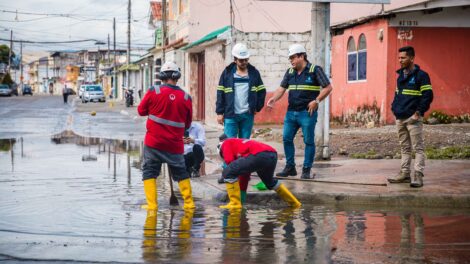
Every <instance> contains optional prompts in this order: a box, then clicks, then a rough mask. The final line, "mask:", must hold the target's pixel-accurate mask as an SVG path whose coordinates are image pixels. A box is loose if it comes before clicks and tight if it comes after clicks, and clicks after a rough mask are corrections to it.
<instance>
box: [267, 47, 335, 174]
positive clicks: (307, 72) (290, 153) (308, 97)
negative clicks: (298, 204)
mask: <svg viewBox="0 0 470 264" xmlns="http://www.w3.org/2000/svg"><path fill="white" fill-rule="evenodd" d="M289 61H290V63H291V65H292V67H291V68H289V69H288V70H287V71H286V73H285V75H284V78H283V79H282V82H281V86H280V87H279V88H278V89H277V90H276V91H275V92H274V95H273V96H272V97H271V98H270V99H269V100H268V102H267V107H268V108H273V107H274V104H275V102H276V101H278V100H279V99H281V97H282V96H283V95H284V93H285V92H286V90H288V91H289V105H288V107H287V112H286V116H285V118H284V131H283V143H284V153H285V155H286V167H285V168H284V169H283V170H282V172H280V173H277V174H276V176H279V177H287V176H296V175H297V170H296V169H295V160H294V157H295V147H294V137H295V134H297V131H298V130H299V128H302V134H303V136H304V143H305V159H304V164H303V168H302V176H301V178H302V179H310V178H311V177H310V171H311V168H312V165H313V160H314V158H315V125H316V123H317V115H318V114H317V109H318V105H319V104H320V102H321V101H322V100H323V99H325V98H326V97H327V96H328V95H329V94H330V93H331V90H333V87H332V86H331V84H330V81H329V80H328V77H327V76H326V75H325V73H324V72H323V69H322V68H321V67H320V66H317V65H314V64H311V63H310V62H309V61H308V60H307V51H306V50H305V48H304V47H303V46H302V45H300V44H293V45H291V46H290V47H289Z"/></svg>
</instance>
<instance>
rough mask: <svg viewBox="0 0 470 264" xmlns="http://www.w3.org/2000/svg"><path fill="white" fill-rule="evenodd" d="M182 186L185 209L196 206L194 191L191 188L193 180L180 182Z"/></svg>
mask: <svg viewBox="0 0 470 264" xmlns="http://www.w3.org/2000/svg"><path fill="white" fill-rule="evenodd" d="M178 185H179V187H180V192H181V196H183V200H184V205H183V209H194V208H196V206H195V205H194V201H193V191H192V190H191V182H190V181H189V178H188V179H185V180H182V181H179V182H178Z"/></svg>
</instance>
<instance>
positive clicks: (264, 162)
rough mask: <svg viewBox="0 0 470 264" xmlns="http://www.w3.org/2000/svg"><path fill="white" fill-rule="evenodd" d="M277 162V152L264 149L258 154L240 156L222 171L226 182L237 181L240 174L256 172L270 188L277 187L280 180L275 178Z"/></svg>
mask: <svg viewBox="0 0 470 264" xmlns="http://www.w3.org/2000/svg"><path fill="white" fill-rule="evenodd" d="M276 164H277V153H275V152H269V151H263V152H260V153H258V154H256V155H249V156H247V157H243V158H238V159H236V160H235V161H233V162H232V163H230V164H229V165H228V166H227V167H226V168H225V169H224V171H223V172H222V175H223V177H224V179H225V182H236V181H237V180H238V175H243V174H251V173H252V172H256V173H257V174H258V176H259V178H260V179H261V180H262V181H263V183H264V184H265V185H266V187H267V188H268V189H269V190H272V189H276V187H277V185H278V181H277V180H276V179H274V178H273V176H274V170H275V169H276Z"/></svg>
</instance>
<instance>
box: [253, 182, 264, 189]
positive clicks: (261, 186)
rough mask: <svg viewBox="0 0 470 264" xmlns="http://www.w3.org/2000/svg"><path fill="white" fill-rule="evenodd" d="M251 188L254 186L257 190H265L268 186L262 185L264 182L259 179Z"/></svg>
mask: <svg viewBox="0 0 470 264" xmlns="http://www.w3.org/2000/svg"><path fill="white" fill-rule="evenodd" d="M253 188H255V189H256V190H258V191H266V190H267V189H268V188H266V185H264V182H262V181H260V182H258V183H257V184H255V185H253Z"/></svg>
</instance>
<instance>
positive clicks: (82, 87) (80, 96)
mask: <svg viewBox="0 0 470 264" xmlns="http://www.w3.org/2000/svg"><path fill="white" fill-rule="evenodd" d="M86 86H88V85H80V88H79V89H78V97H79V98H80V99H82V96H83V93H84V92H85V87H86Z"/></svg>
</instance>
